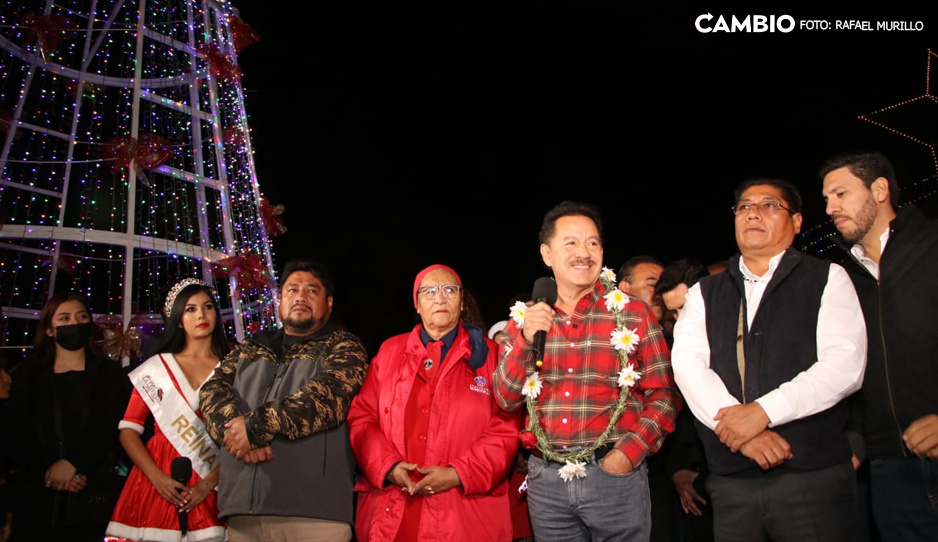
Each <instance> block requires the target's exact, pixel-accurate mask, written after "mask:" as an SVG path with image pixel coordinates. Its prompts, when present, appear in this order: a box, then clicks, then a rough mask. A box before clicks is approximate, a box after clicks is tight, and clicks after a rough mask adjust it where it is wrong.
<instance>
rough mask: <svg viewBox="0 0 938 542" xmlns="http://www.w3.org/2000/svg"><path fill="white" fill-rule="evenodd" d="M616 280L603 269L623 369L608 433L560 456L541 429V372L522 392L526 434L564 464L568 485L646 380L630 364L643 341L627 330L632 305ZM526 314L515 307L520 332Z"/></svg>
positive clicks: (535, 373) (580, 473)
mask: <svg viewBox="0 0 938 542" xmlns="http://www.w3.org/2000/svg"><path fill="white" fill-rule="evenodd" d="M615 277H616V275H615V273H613V272H612V270H611V269H609V268H608V267H603V269H602V272H601V273H600V275H599V281H600V283H602V285H603V287H604V288H605V289H606V290H607V291H608V293H607V294H606V295H605V296H603V299H605V300H606V309H608V310H610V311H612V313H613V314H614V315H615V317H616V329H615V331H613V332H612V333H611V334H610V340H609V342H610V343H611V344H612V346H613V347H614V348H615V349H616V352H618V354H619V363H620V367H621V369H620V370H619V372H618V379H617V381H616V384H617V385H618V386H619V388H621V391H620V392H619V400H618V401H617V402H616V407H615V409H614V410H613V412H612V416H611V417H610V418H609V425H607V426H606V429H605V430H604V431H603V432H602V433H601V434H600V435H599V437H597V438H596V440H595V441H594V442H593V444H591V445H589V446H587V447H585V448H580V449H577V450H573V451H569V452H557V451H555V450H554V449H553V447H551V446H550V442H549V440H548V438H547V434H546V432H545V431H544V429H543V428H542V427H541V424H540V422H539V420H538V417H537V398H538V396H539V395H540V394H541V389H542V388H543V387H544V381H543V380H541V378H540V376H539V371H538V370H537V369H535V370H533V371H531V373H530V374H529V375H528V378H527V379H526V380H525V381H524V384H523V385H522V388H521V395H523V396H524V397H525V402H526V404H527V407H528V427H527V428H526V430H527V431H531V432H532V433H534V435H535V436H536V437H537V448H538V450H540V451H541V453H542V454H543V455H544V457H545V458H546V459H550V460H551V461H555V462H557V463H563V464H564V465H563V467H561V468H559V469H557V472H558V474H559V475H560V477H561V478H562V479H563V481H564V482H569V481H571V480H574V479H577V478H583V477H585V476H586V462H585V460H586V459H587V458H590V457H592V456H593V454H594V452H595V451H596V450H597V449H598V448H599V447H600V446H602V445H603V444H605V442H606V438H607V437H608V435H609V433H611V432H612V428H613V427H615V425H616V423H617V422H618V421H619V418H620V417H621V416H622V413H623V412H624V411H625V401H626V399H627V398H628V396H629V390H630V389H631V388H632V386H634V385H635V383H636V382H637V381H638V379H640V378H641V377H642V374H641V373H640V372H638V371H636V370H635V367H634V366H633V365H632V363H631V362H629V354H631V353H632V352H634V351H635V347H636V346H637V345H638V343H639V341H640V340H641V338H640V337H639V336H638V329H637V328H636V329H628V328H627V327H625V316H624V315H623V314H622V309H623V308H624V307H625V305H626V303H628V299H629V298H628V296H627V295H626V294H624V293H623V292H621V291H620V290H619V289H618V288H617V287H616V286H615ZM526 310H527V305H525V304H524V303H523V302H520V301H519V302H517V303H515V304H514V305H513V306H512V307H511V310H510V315H511V318H512V319H513V320H514V321H515V322H516V323H517V324H518V328H519V329H520V328H521V327H523V326H524V315H525V311H526Z"/></svg>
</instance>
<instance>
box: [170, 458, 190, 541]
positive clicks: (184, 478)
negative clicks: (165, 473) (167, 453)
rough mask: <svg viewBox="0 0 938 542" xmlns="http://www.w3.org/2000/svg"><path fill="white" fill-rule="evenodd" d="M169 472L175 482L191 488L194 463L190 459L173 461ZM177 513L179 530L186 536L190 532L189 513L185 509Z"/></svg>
mask: <svg viewBox="0 0 938 542" xmlns="http://www.w3.org/2000/svg"><path fill="white" fill-rule="evenodd" d="M169 470H170V477H172V479H173V480H175V481H176V482H179V483H180V484H182V485H184V486H186V487H189V478H191V477H192V461H191V460H190V459H189V458H188V457H177V458H176V459H173V462H172V464H171V465H170V467H169ZM176 513H177V517H178V518H179V530H180V531H181V532H182V534H186V532H187V531H188V530H189V513H188V512H187V511H185V510H183V509H179V510H178V511H177V512H176Z"/></svg>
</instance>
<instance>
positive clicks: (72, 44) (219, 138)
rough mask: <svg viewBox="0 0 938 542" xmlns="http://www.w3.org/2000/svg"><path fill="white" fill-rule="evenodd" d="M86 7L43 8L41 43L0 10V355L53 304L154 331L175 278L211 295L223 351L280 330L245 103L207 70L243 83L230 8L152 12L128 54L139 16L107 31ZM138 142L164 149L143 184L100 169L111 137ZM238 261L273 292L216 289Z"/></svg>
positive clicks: (131, 174) (142, 174)
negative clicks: (193, 280) (162, 144)
mask: <svg viewBox="0 0 938 542" xmlns="http://www.w3.org/2000/svg"><path fill="white" fill-rule="evenodd" d="M93 5H94V4H93V3H92V2H86V3H83V2H76V3H71V5H70V8H65V7H63V6H59V5H54V4H53V5H52V8H51V13H50V14H49V17H48V18H47V19H44V20H43V21H44V24H46V25H47V26H48V25H55V24H59V25H61V26H62V28H61V29H60V30H61V32H60V34H57V36H58V37H57V39H56V40H49V41H43V40H41V39H37V38H36V37H35V36H36V34H37V32H36V28H37V27H36V25H37V24H38V23H36V22H35V21H36V19H35V17H33V18H31V19H29V18H27V19H24V16H23V15H24V13H23V9H22V3H21V2H16V1H13V0H7V1H5V2H4V1H0V145H2V147H0V312H2V318H0V346H3V347H25V346H27V345H30V344H32V336H33V333H34V328H35V319H36V317H37V316H38V310H39V309H40V308H41V307H42V305H43V304H44V303H45V300H46V299H48V297H49V295H51V293H52V292H53V291H54V290H57V289H59V290H61V289H70V290H74V291H77V292H79V293H82V294H84V295H85V296H86V297H87V298H88V299H89V301H90V304H91V307H90V308H91V310H92V313H93V314H94V315H95V318H96V320H100V321H101V322H102V324H103V325H105V326H109V327H112V328H114V329H116V330H117V331H119V332H123V331H124V330H125V329H127V326H128V325H134V326H139V328H140V329H141V330H142V331H143V332H144V335H146V334H148V333H155V332H158V331H159V329H158V325H159V324H158V323H159V317H158V316H156V317H152V316H151V315H158V314H159V308H160V307H161V306H162V303H163V300H162V299H161V295H162V292H163V290H164V289H165V288H167V287H168V286H169V285H171V284H172V283H174V282H175V281H176V280H178V279H179V278H180V277H186V276H195V277H201V278H203V279H204V280H206V281H207V282H209V283H210V284H213V286H214V287H215V289H216V290H217V292H218V294H219V301H220V304H221V308H222V313H223V316H224V321H225V326H226V331H227V332H228V333H229V336H230V337H232V338H236V339H239V340H240V339H242V338H243V337H244V335H245V334H247V333H253V332H257V331H261V330H263V329H269V328H271V327H273V326H275V325H276V324H277V314H276V310H275V309H274V307H275V302H276V298H275V296H276V293H275V292H274V291H273V290H272V288H271V283H272V281H273V278H274V274H273V265H272V261H273V253H272V251H271V247H270V243H269V240H268V236H267V234H266V232H265V229H264V223H263V219H262V217H261V214H260V198H261V190H260V186H259V184H258V180H257V176H256V173H255V168H254V162H253V151H252V150H251V141H250V136H249V134H250V132H249V130H248V126H247V121H248V116H247V112H246V111H245V105H244V92H243V89H242V87H241V81H240V78H239V77H232V76H228V77H221V76H219V75H218V72H219V67H218V66H213V65H212V62H213V61H214V62H220V61H224V62H226V63H230V66H228V70H227V72H226V73H228V74H229V75H230V74H235V73H240V71H239V70H238V69H237V57H236V54H235V52H234V44H233V39H234V38H233V36H232V32H231V29H230V28H229V27H228V20H229V18H230V17H231V15H232V13H233V8H232V7H231V5H230V3H228V2H225V1H222V2H216V1H208V0H204V1H197V0H188V1H187V0H171V1H167V2H163V3H160V4H158V5H154V4H153V3H148V4H147V9H146V15H145V20H144V21H143V24H142V25H140V26H141V27H142V28H143V31H142V34H143V40H142V49H141V50H140V51H139V55H138V50H137V47H138V43H137V42H138V40H137V34H138V21H137V18H138V16H139V6H137V5H136V3H126V4H124V5H123V6H121V7H120V8H119V9H116V10H114V11H113V12H110V13H108V14H107V17H102V15H101V12H98V13H97V14H95V13H92V12H91V9H92V6H93ZM83 6H84V8H87V11H85V10H83ZM24 20H25V21H27V22H24ZM49 21H56V22H55V23H52V22H49ZM63 21H66V22H67V24H65V23H63ZM30 24H32V26H30ZM207 50H211V51H213V54H212V55H210V56H207V55H205V54H204V53H203V51H207ZM138 57H139V59H140V60H139V61H138ZM232 66H233V68H232ZM135 83H136V84H138V85H139V89H138V90H135V87H134V85H135ZM145 135H152V136H159V137H161V138H163V139H165V140H166V141H167V148H169V149H171V154H170V155H169V158H168V159H167V160H165V162H162V163H160V164H158V165H156V166H155V167H153V168H152V169H146V168H145V167H143V166H141V165H140V164H142V163H143V162H142V161H141V160H134V162H133V165H129V164H128V166H127V167H115V165H116V164H117V163H116V162H115V160H114V159H105V158H104V157H103V156H102V154H101V153H102V147H103V146H104V145H105V144H106V143H107V142H108V141H109V140H112V138H135V139H134V141H136V138H139V137H140V136H145ZM127 141H130V140H129V139H128V140H127ZM125 150H126V151H127V152H137V153H138V154H142V153H145V150H143V149H138V148H134V147H129V146H128V147H127V148H126V149H125ZM138 158H142V157H138ZM120 166H123V164H120ZM235 256H238V257H243V258H253V259H252V260H251V261H260V262H261V265H262V266H263V272H262V275H263V276H264V277H266V278H267V279H269V280H268V281H267V282H266V283H262V284H258V283H256V282H251V283H250V284H249V287H245V286H244V284H242V281H241V279H240V278H239V277H238V276H237V274H235V273H232V275H234V278H233V279H231V280H222V279H218V278H217V277H218V276H219V270H218V269H217V268H216V266H214V265H213V264H212V262H215V261H218V260H223V259H225V258H230V257H235ZM128 258H129V259H128ZM257 258H259V260H257Z"/></svg>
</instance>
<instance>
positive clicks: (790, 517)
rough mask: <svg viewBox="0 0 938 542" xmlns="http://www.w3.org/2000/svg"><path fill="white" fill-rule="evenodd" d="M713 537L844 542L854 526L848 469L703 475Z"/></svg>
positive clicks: (853, 486) (763, 541) (775, 541)
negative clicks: (710, 505)
mask: <svg viewBox="0 0 938 542" xmlns="http://www.w3.org/2000/svg"><path fill="white" fill-rule="evenodd" d="M707 490H708V491H709V492H710V499H711V503H712V504H713V531H714V538H715V539H716V540H717V541H719V542H724V541H726V542H733V541H739V542H768V541H770V540H771V541H773V542H779V541H792V542H811V541H816V542H841V541H842V542H850V541H851V540H853V536H854V529H855V528H856V525H857V518H858V506H857V484H856V475H855V474H854V471H853V466H852V465H851V464H850V463H849V462H847V463H844V464H842V465H837V466H834V467H829V468H826V469H821V470H815V471H793V470H788V469H784V468H775V469H771V470H769V471H768V472H762V471H758V472H753V471H747V472H745V473H741V474H734V475H730V476H720V475H716V474H714V473H712V472H711V473H710V474H709V479H708V481H707Z"/></svg>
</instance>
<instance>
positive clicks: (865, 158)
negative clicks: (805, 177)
mask: <svg viewBox="0 0 938 542" xmlns="http://www.w3.org/2000/svg"><path fill="white" fill-rule="evenodd" d="M842 167H846V168H847V169H849V170H850V173H853V175H854V176H856V177H857V178H858V179H860V180H861V181H863V184H865V185H866V187H867V188H870V187H871V186H872V185H873V181H875V180H876V179H878V178H880V177H883V178H885V179H886V181H888V182H889V203H891V204H892V208H893V209H898V208H899V196H900V191H899V181H897V180H896V170H895V168H893V167H892V162H890V161H889V158H887V157H886V155H885V154H883V153H879V152H844V153H840V154H838V155H836V156H833V157H832V158H828V159H827V160H826V161H825V162H824V163H823V164H822V165H821V169H820V170H819V171H818V175H819V176H820V177H821V178H822V179H823V178H824V177H825V176H826V175H827V174H828V173H830V172H831V171H834V170H835V169H840V168H842Z"/></svg>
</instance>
